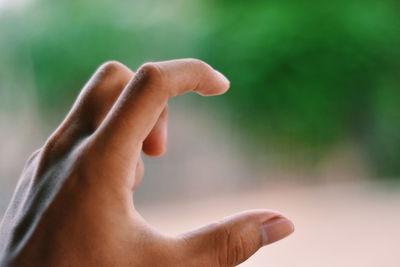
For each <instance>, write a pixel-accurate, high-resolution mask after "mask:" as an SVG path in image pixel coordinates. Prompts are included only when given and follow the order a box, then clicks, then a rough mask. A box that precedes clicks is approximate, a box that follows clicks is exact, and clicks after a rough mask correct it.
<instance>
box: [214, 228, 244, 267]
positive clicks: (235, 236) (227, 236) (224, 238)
mask: <svg viewBox="0 0 400 267" xmlns="http://www.w3.org/2000/svg"><path fill="white" fill-rule="evenodd" d="M216 238H217V242H219V244H220V245H219V249H218V250H217V251H218V263H219V266H235V265H237V264H239V263H241V262H242V261H244V260H245V259H246V244H245V240H244V238H243V236H242V235H241V233H240V231H239V232H238V231H235V230H233V229H231V228H230V227H226V226H224V227H223V228H222V230H221V232H220V233H219V234H218V235H217V236H216Z"/></svg>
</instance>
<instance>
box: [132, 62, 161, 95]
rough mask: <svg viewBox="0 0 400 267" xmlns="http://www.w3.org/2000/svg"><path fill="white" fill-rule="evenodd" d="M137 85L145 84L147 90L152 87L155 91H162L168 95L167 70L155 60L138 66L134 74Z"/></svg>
mask: <svg viewBox="0 0 400 267" xmlns="http://www.w3.org/2000/svg"><path fill="white" fill-rule="evenodd" d="M135 79H136V81H137V82H138V84H139V87H141V86H144V85H147V86H146V87H147V90H149V89H154V90H157V93H162V92H164V93H165V94H166V96H167V97H169V92H168V90H167V86H166V85H167V83H168V72H167V71H165V70H164V67H163V66H162V65H161V64H159V63H156V62H148V63H145V64H143V65H142V66H140V67H139V68H138V71H137V72H136V76H135Z"/></svg>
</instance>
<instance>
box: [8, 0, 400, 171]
mask: <svg viewBox="0 0 400 267" xmlns="http://www.w3.org/2000/svg"><path fill="white" fill-rule="evenodd" d="M399 12H400V4H399V2H398V1H395V0H380V1H376V0H375V1H372V0H337V1H331V2H326V1H317V0H297V1H296V0H292V1H289V0H279V1H278V0H269V1H261V0H253V1H239V0H229V1H227V0H215V1H212V0H208V1H183V0H181V1H177V0H173V1H155V0H153V1H139V0H135V1H120V2H117V1H106V0H97V1H94V0H80V1H78V0H69V1H68V0H60V1H50V0H42V1H37V2H35V3H33V4H32V5H30V6H29V7H27V8H25V9H22V10H13V11H12V12H11V11H9V12H3V13H0V34H1V39H0V48H1V49H2V51H3V52H2V54H4V55H5V59H4V60H2V61H1V62H0V68H1V71H2V72H3V74H2V75H1V74H0V78H1V77H2V80H1V81H0V86H4V83H2V81H4V80H6V79H15V78H16V77H18V75H15V74H14V75H11V74H10V73H9V72H10V71H9V70H10V69H12V70H14V71H13V72H14V73H15V72H18V71H20V70H22V69H27V68H28V69H31V70H32V72H33V80H34V83H35V90H36V91H37V96H38V99H37V101H38V103H39V104H40V106H41V107H42V109H43V110H44V111H49V110H50V111H52V110H57V108H59V107H60V105H61V106H65V105H66V103H70V102H71V101H72V98H73V97H74V96H75V95H76V94H77V92H78V90H79V89H80V88H81V86H82V84H83V83H84V82H85V80H86V79H87V78H88V76H89V75H90V74H91V73H92V72H93V71H94V69H95V68H96V67H97V66H98V65H99V64H100V63H101V62H103V61H106V60H110V59H114V60H120V61H122V62H124V63H125V64H127V65H128V66H130V67H133V68H134V67H135V66H137V65H138V64H140V63H142V62H144V61H148V60H162V59H169V58H175V57H200V58H202V59H204V60H206V61H207V62H209V63H211V64H212V65H213V66H215V67H216V68H217V69H219V70H220V71H221V72H223V73H224V74H226V75H227V76H228V77H229V78H230V80H231V82H232V90H230V92H229V93H228V94H227V95H226V97H223V98H218V99H215V100H212V102H214V103H218V104H219V105H220V104H224V107H226V108H227V109H228V110H229V111H228V112H226V111H225V112H226V113H227V114H228V115H229V116H230V118H231V119H232V120H233V121H234V122H235V123H236V124H237V126H238V129H239V128H240V129H249V130H247V132H246V134H249V135H250V136H251V138H253V139H254V141H255V143H257V144H259V143H263V144H265V145H268V144H269V143H277V144H279V145H281V146H282V147H283V148H284V147H290V148H299V149H303V148H306V149H307V150H309V151H312V153H314V152H315V153H320V151H326V149H328V148H329V146H331V145H334V144H336V143H337V142H340V141H341V140H344V139H352V140H353V141H355V142H358V143H360V144H361V145H362V147H363V148H364V149H365V151H366V152H368V153H367V155H368V157H369V159H370V160H371V162H373V163H374V165H373V166H374V169H375V170H377V171H378V173H379V175H383V176H395V175H397V176H400V105H399V102H400V89H399V86H400V73H399V72H400V68H399V67H400V49H399V47H400V16H398V14H399ZM4 51H6V53H4ZM7 69H8V71H7ZM3 70H4V71H3ZM4 73H8V74H7V75H6V74H4ZM9 74H10V75H9ZM221 101H223V103H221ZM260 141H261V142H260Z"/></svg>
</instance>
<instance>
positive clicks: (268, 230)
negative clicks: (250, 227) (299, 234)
mask: <svg viewBox="0 0 400 267" xmlns="http://www.w3.org/2000/svg"><path fill="white" fill-rule="evenodd" d="M261 230H262V244H263V246H265V245H268V244H271V243H274V242H276V241H278V240H281V239H282V238H284V237H287V236H288V235H290V234H291V233H293V231H294V225H293V223H292V222H291V221H290V220H288V219H286V218H285V217H281V216H278V217H273V218H271V219H269V220H268V221H266V222H264V223H263V224H262V226H261Z"/></svg>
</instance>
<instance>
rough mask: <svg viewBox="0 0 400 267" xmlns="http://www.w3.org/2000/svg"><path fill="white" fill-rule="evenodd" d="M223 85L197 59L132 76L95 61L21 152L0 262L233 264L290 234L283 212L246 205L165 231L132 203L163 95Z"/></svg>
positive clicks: (153, 146)
mask: <svg viewBox="0 0 400 267" xmlns="http://www.w3.org/2000/svg"><path fill="white" fill-rule="evenodd" d="M228 87H229V82H228V80H227V79H226V78H225V77H224V76H223V75H222V74H220V73H219V72H217V71H215V70H213V69H212V68H211V67H210V66H209V65H207V64H205V63H204V62H202V61H199V60H195V59H183V60H173V61H165V62H158V63H147V64H144V65H143V66H141V67H140V68H139V69H138V71H137V72H136V74H135V73H133V72H132V71H131V70H130V69H128V68H127V67H125V66H124V65H122V64H120V63H117V62H108V63H105V64H103V65H102V66H101V67H100V68H99V69H98V70H97V71H96V73H95V74H94V75H93V77H92V78H91V79H90V80H89V82H88V83H87V84H86V86H85V87H84V88H83V90H82V92H81V93H80V95H79V97H78V99H77V101H76V102H75V104H74V105H73V107H72V109H71V111H70V112H69V114H68V115H67V117H66V118H65V120H64V121H63V122H62V123H61V125H60V126H59V127H58V128H57V129H56V131H55V132H54V133H53V134H52V135H51V136H50V137H49V139H48V140H47V141H46V143H45V144H44V146H43V147H42V148H40V149H39V150H38V151H36V152H35V153H34V154H33V155H32V156H31V157H30V159H29V160H28V162H27V164H26V166H25V168H24V170H23V173H22V177H21V178H20V180H19V183H18V185H17V188H16V191H15V193H14V196H13V198H12V201H11V203H10V206H9V208H8V209H7V211H6V214H5V216H4V217H3V221H2V223H1V225H0V266H2V267H5V266H18V267H22V266H74V267H79V266H85V267H91V266H96V267H98V266H118V267H119V266H129V267H134V266H152V267H153V266H188V267H190V266H234V265H237V264H239V263H241V262H243V261H245V260H246V259H247V258H248V257H250V256H251V255H252V254H253V253H255V252H256V251H257V250H258V249H259V248H260V247H261V246H263V245H267V244H270V243H272V242H275V241H277V240H279V239H281V238H284V237H285V236H287V235H289V234H290V233H291V232H292V231H293V225H292V223H291V222H290V221H289V220H288V219H286V218H285V217H284V216H283V215H281V214H279V213H276V212H272V211H268V210H252V211H246V212H243V213H240V214H236V215H234V216H231V217H228V218H225V219H223V220H221V221H220V222H217V223H213V224H210V225H208V226H205V227H202V228H200V229H198V230H195V231H192V232H189V233H185V234H182V235H179V236H176V237H170V236H166V235H163V234H161V233H159V232H158V231H156V230H155V229H153V228H152V227H150V226H149V225H148V224H147V223H146V222H145V221H144V219H143V218H142V217H141V216H140V214H139V213H138V212H137V210H136V209H135V206H134V201H133V198H132V191H134V190H135V189H136V188H137V186H138V185H139V183H140V181H141V179H142V175H143V162H142V159H141V152H142V151H143V152H144V153H146V154H148V155H150V156H160V155H162V154H163V153H164V151H165V145H166V136H167V101H168V99H169V98H171V97H175V96H177V95H180V94H183V93H186V92H189V91H194V92H196V93H198V94H201V95H205V96H209V95H217V94H222V93H224V92H225V91H226V90H227V89H228Z"/></svg>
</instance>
